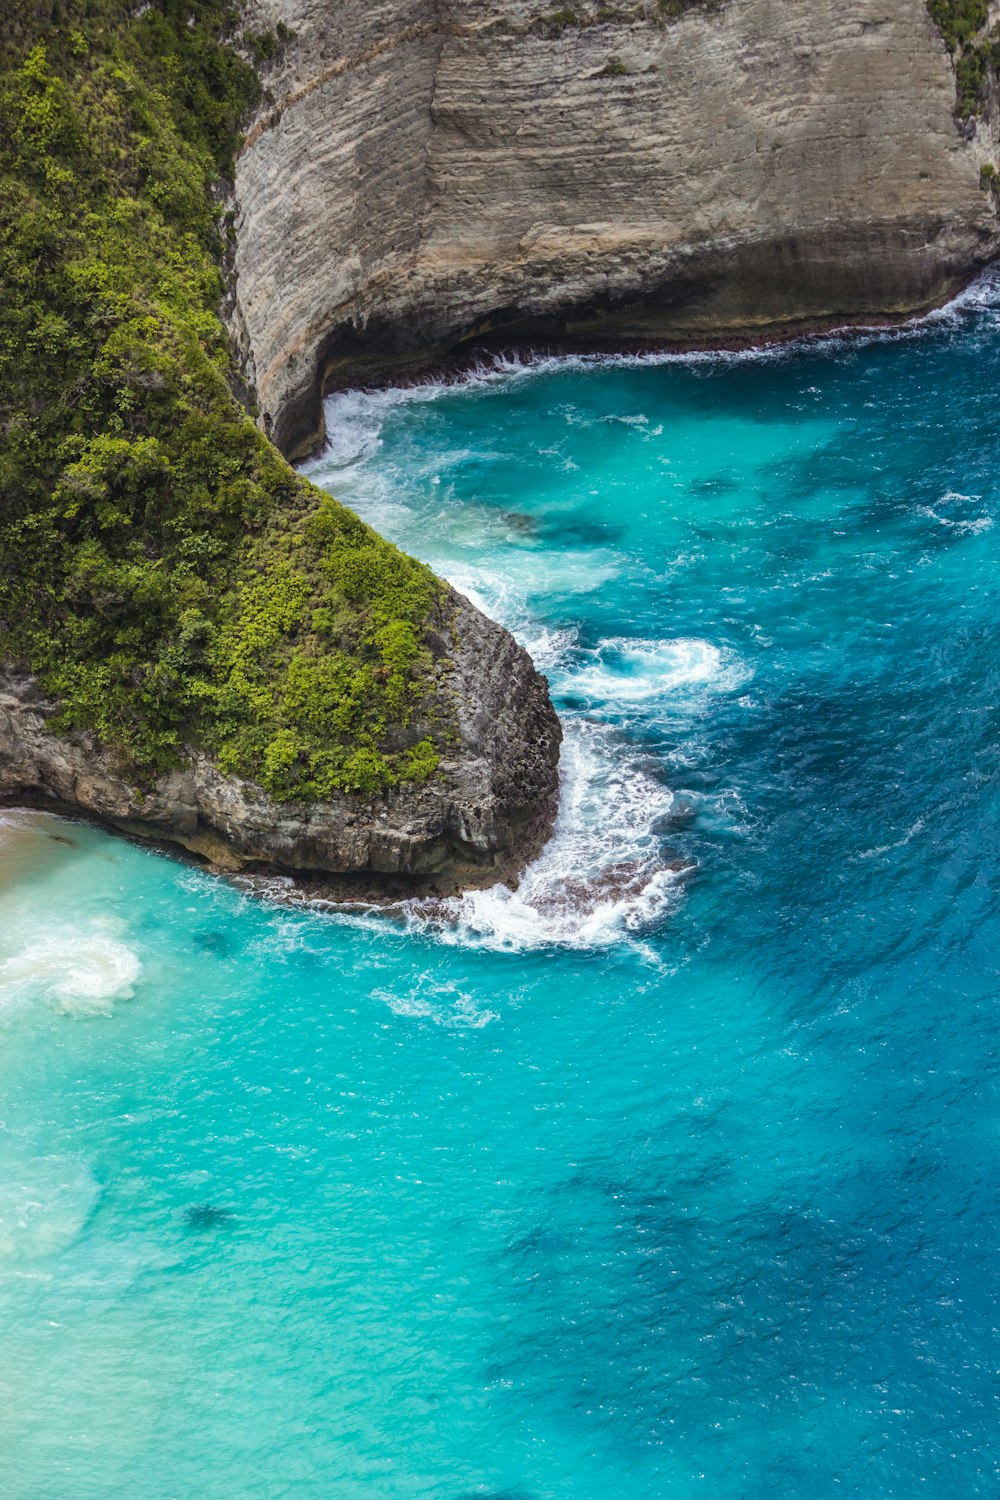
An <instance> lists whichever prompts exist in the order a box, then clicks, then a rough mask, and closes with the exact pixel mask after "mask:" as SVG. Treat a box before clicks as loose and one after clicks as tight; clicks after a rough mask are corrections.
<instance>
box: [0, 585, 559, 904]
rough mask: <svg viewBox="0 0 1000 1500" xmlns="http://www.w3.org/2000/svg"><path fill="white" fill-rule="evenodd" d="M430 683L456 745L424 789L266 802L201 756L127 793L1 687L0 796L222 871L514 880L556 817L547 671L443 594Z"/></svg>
mask: <svg viewBox="0 0 1000 1500" xmlns="http://www.w3.org/2000/svg"><path fill="white" fill-rule="evenodd" d="M446 613H447V624H448V628H449V631H450V633H451V635H452V649H451V651H450V654H449V656H447V657H444V658H442V660H441V661H440V663H439V666H438V682H437V686H436V692H437V695H438V697H439V699H440V700H441V701H442V702H443V703H446V704H447V706H448V707H449V708H450V709H451V710H452V711H453V712H452V713H451V714H450V715H449V716H450V717H452V718H453V719H454V722H455V723H456V726H457V732H456V735H455V741H454V744H453V745H452V746H451V747H450V750H449V751H448V752H447V753H446V757H445V759H444V761H443V763H442V766H441V770H440V774H439V775H437V776H435V777H434V778H433V779H432V780H431V781H429V782H428V783H427V784H426V785H425V786H422V787H414V786H405V787H400V788H399V789H397V790H396V791H394V792H391V793H389V794H388V795H387V796H385V797H379V798H374V799H372V798H368V797H362V796H349V795H343V796H340V797H338V798H336V799H335V800H331V801H329V802H322V803H294V802H283V803H276V802H273V801H271V799H270V798H268V797H267V796H266V795H265V794H264V793H263V792H262V791H261V790H260V788H259V787H254V786H252V785H249V784H247V783H245V782H241V781H239V780H237V779H236V778H234V777H226V776H222V775H221V774H220V773H219V771H218V770H217V769H216V768H215V766H213V764H212V763H211V761H210V760H209V759H207V758H206V757H205V756H203V755H193V756H191V757H190V759H189V761H188V763H187V764H186V765H185V766H183V767H182V768H181V769H179V770H177V771H174V772H171V773H169V774H167V775H164V776H161V777H160V778H159V779H158V780H157V781H156V782H155V783H154V784H153V785H151V786H145V787H143V788H142V789H141V790H140V789H139V788H137V787H136V786H135V785H134V784H133V782H132V781H131V780H130V778H129V777H128V776H127V775H126V774H124V773H123V771H122V769H121V767H120V766H119V765H118V764H117V763H116V761H115V759H114V757H113V756H112V755H111V754H110V753H109V752H108V751H106V750H104V749H102V748H100V747H99V746H96V745H95V744H94V742H93V741H92V739H91V738H90V737H89V736H86V735H70V736H60V737H57V736H55V735H53V734H51V733H50V732H49V731H48V728H47V723H48V720H49V718H50V717H51V713H52V705H51V704H47V703H46V702H45V701H44V700H43V699H42V698H41V696H40V694H39V693H38V690H37V687H36V685H35V684H34V682H33V681H32V680H31V679H30V678H17V677H15V678H10V677H8V678H7V679H6V680H4V681H3V682H2V683H0V801H5V802H10V801H32V802H37V803H40V804H42V805H43V806H50V807H57V808H64V809H67V810H70V811H75V810H79V811H81V812H85V813H88V814H91V815H93V816H94V817H97V818H100V819H101V820H103V821H105V822H108V823H111V824H114V825H115V826H117V827H119V828H122V829H123V830H125V831H126V832H131V833H134V834H137V835H141V836H144V837H151V838H157V839H161V840H163V841H165V842H168V843H173V844H178V845H180V846H181V847H182V848H184V849H187V850H189V851H191V852H192V853H194V854H198V855H200V856H202V857H203V858H206V859H208V860H210V861H212V862H213V863H214V864H217V865H219V866H221V867H222V868H225V869H230V870H238V869H244V868H250V869H253V868H254V867H258V868H259V867H261V866H263V867H270V868H275V869H278V870H283V871H290V872H292V873H300V874H311V875H314V874H319V873H324V872H325V873H332V874H338V875H347V876H354V877H399V878H400V880H401V881H402V882H405V883H409V884H412V885H414V886H416V887H418V888H419V886H420V885H421V884H423V885H431V886H433V888H435V889H438V890H443V891H447V890H451V889H455V888H460V887H467V886H474V885H477V884H483V883H484V882H485V883H490V882H492V881H494V880H496V879H499V878H504V877H509V876H512V875H516V874H517V873H518V872H519V870H520V869H521V867H522V866H523V864H524V862H525V860H526V859H527V858H529V857H530V856H531V855H532V854H534V853H535V852H536V851H537V850H538V849H539V848H540V847H541V844H542V843H543V842H544V840H545V838H546V837H547V835H548V832H549V829H550V827H551V823H552V819H553V817H554V814H555V798H556V789H557V770H556V767H557V763H558V756H559V741H560V738H561V730H560V726H559V721H558V719H557V718H556V716H555V714H554V712H553V710H552V707H551V704H550V703H549V698H548V692H547V688H546V683H545V679H544V678H543V677H540V676H539V674H538V673H537V672H536V671H535V669H534V667H533V666H532V664H531V662H530V660H529V658H528V656H527V655H526V653H525V652H524V651H522V650H521V648H520V647H519V646H518V645H517V644H516V643H515V642H514V640H513V639H512V637H511V636H510V635H508V633H507V632H506V631H505V630H503V629H501V627H500V626H499V625H495V624H493V622H492V621H490V620H487V619H485V617H484V616H483V615H481V614H480V613H479V611H478V610H475V609H473V607H472V606H471V605H470V604H468V603H467V601H466V600H464V599H462V598H461V596H459V595H457V594H453V595H451V596H450V600H449V603H448V607H447V611H446Z"/></svg>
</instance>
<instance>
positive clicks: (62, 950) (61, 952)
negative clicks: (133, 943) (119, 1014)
mask: <svg viewBox="0 0 1000 1500" xmlns="http://www.w3.org/2000/svg"><path fill="white" fill-rule="evenodd" d="M141 972H142V964H141V963H140V961H139V958H138V955H137V954H136V953H135V952H134V951H133V950H132V948H130V947H129V946H128V944H126V943H124V942H122V941H121V939H120V938H119V937H117V936H113V935H112V934H111V933H110V932H108V931H107V930H104V929H102V927H101V926H100V925H99V924H98V923H96V922H95V923H92V924H91V925H90V926H89V927H88V928H87V929H85V930H84V931H82V932H78V931H73V930H69V929H64V928H56V929H54V930H51V931H49V932H47V933H46V934H45V936H44V937H40V938H36V939H35V940H34V941H33V942H30V943H27V944H25V945H24V946H23V947H22V948H19V949H18V950H17V951H16V952H14V953H13V954H11V955H10V956H9V957H8V958H6V959H5V960H4V961H3V962H0V1004H6V1005H16V1004H18V1003H19V1002H23V1001H25V1000H28V999H32V998H34V997H35V996H37V995H41V996H44V998H45V999H47V1000H48V1001H49V1002H50V1003H51V1004H52V1005H54V1006H55V1008H56V1009H57V1010H60V1011H63V1012H64V1013H66V1014H67V1015H74V1016H95V1015H103V1016H106V1015H110V1014H111V1012H112V1011H113V1009H114V1005H115V1002H116V1001H118V1000H128V999H130V998H131V996H132V994H133V992H134V986H135V983H136V981H137V980H138V978H139V975H140V974H141Z"/></svg>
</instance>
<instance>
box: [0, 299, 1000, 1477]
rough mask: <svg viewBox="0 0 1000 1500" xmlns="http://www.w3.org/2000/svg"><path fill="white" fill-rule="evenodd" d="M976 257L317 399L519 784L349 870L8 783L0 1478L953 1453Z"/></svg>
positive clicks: (976, 1248) (990, 839) (797, 1469)
mask: <svg viewBox="0 0 1000 1500" xmlns="http://www.w3.org/2000/svg"><path fill="white" fill-rule="evenodd" d="M998 300H1000V299H998V298H997V297H996V295H995V294H994V293H993V292H992V291H990V290H989V289H988V288H987V289H986V290H981V291H980V292H979V293H978V294H976V295H973V296H971V297H969V298H967V299H966V300H965V301H964V302H963V303H962V304H961V305H960V306H958V307H956V308H955V309H953V310H952V311H950V312H949V313H947V314H945V315H942V316H939V317H937V318H935V319H932V320H930V321H929V322H928V323H927V324H925V325H924V326H923V327H922V329H921V330H920V331H918V332H911V333H908V334H905V335H902V336H892V337H872V338H868V339H861V340H854V341H842V342H838V341H836V340H832V341H825V342H821V343H814V344H809V345H802V346H799V347H797V348H794V349H791V350H786V351H784V352H782V353H780V354H770V355H760V356H741V357H738V358H735V357H730V358H724V357H723V358H720V357H713V358H704V359H694V360H676V359H674V360H650V361H618V362H615V361H591V362H587V361H579V360H576V361H573V360H569V361H552V362H549V363H546V364H543V365H541V366H537V367H534V368H533V369H531V370H523V369H520V368H516V367H511V368H506V369H504V368H497V369H493V370H491V371H487V372H484V373H483V374H482V375H481V376H479V377H477V378H475V379H473V380H470V381H469V382H466V383H465V384H464V385H462V386H460V387H457V388H453V389H445V388H443V387H427V388H422V389H418V390H415V391H407V392H383V393H379V394H375V395H358V394H351V395H346V396H340V397H337V398H335V399H333V400H332V401H331V402H330V407H329V418H330V425H331V447H330V450H329V452H328V453H327V454H326V455H325V456H324V457H323V458H322V459H321V460H319V461H317V462H316V463H315V464H313V465H312V466H311V469H312V472H313V473H314V476H315V477H317V478H318V479H320V480H321V482H323V483H326V484H328V485H329V486H330V487H331V488H333V489H334V490H335V491H336V493H338V494H339V495H340V496H341V497H342V498H343V499H344V500H345V501H346V502H347V503H349V504H351V505H353V506H355V507H356V508H357V510H358V511H359V512H361V513H362V514H363V515H365V516H366V517H368V518H370V519H372V520H373V521H374V522H375V523H376V524H378V525H379V526H380V527H381V528H382V529H383V531H384V532H385V533H386V534H388V535H390V536H392V537H393V538H394V539H396V540H398V541H399V542H400V543H401V545H403V546H405V547H407V548H409V549H410V550H412V551H414V552H416V553H418V554H419V555H421V556H423V557H425V558H427V559H428V560H429V561H430V562H432V563H433V564H434V565H435V566H436V567H437V568H438V569H439V570H440V571H442V572H444V573H445V574H447V576H449V577H451V578H453V579H454V580H455V581H456V582H457V583H458V584H459V586H460V587H463V588H465V589H466V590H467V591H469V592H472V593H473V594H474V595H475V596H476V597H478V598H479V599H480V600H482V601H483V602H484V604H485V605H486V607H488V608H489V609H491V610H492V611H493V612H494V613H495V614H497V615H498V616H499V617H501V618H503V619H504V620H505V621H506V622H507V623H509V624H510V625H511V627H512V628H513V629H514V630H515V631H516V632H517V633H518V634H519V635H520V637H521V638H522V639H523V640H525V641H526V642H527V643H529V645H530V646H531V649H532V650H533V651H534V652H535V654H536V657H537V659H538V660H539V662H540V664H541V665H543V667H544V668H545V670H547V671H548V673H549V676H550V680H551V682H552V686H553V691H554V694H555V696H556V699H557V703H558V705H559V707H560V710H561V712H562V713H563V716H564V719H565V724H566V731H567V737H566V753H565V756H564V789H563V810H562V814H561V819H560V825H559V828H558V830H557V834H556V836H555V838H554V840H553V842H552V843H551V844H550V846H549V848H548V849H547V851H546V852H545V854H544V855H543V856H542V858H541V860H540V861H539V862H538V864H537V865H536V866H535V867H534V868H533V869H532V870H531V871H529V874H528V876H527V878H526V880H525V882H524V884H523V886H522V888H521V890H520V891H519V892H518V893H517V894H516V895H515V894H511V893H509V892H506V891H494V892H488V893H480V894H478V895H476V896H472V897H468V898H466V899H465V900H464V901H462V902H455V903H452V904H451V906H450V907H449V908H448V909H447V910H446V911H445V912H444V913H443V914H442V913H441V912H440V911H426V910H423V909H421V908H419V907H414V908H411V909H410V910H408V911H406V912H403V913H401V914H399V915H398V916H397V918H396V919H392V920H389V919H386V918H381V917H379V918H371V919H354V920H346V919H344V918H341V917H337V916H335V915H331V914H329V913H327V912H323V911H317V910H311V909H303V908H297V909H289V908H288V907H283V906H282V905H280V904H278V903H274V902H268V901H261V900H259V899H257V898H255V897H254V896H252V895H250V894H249V893H248V892H247V891H245V890H242V889H240V888H239V887H238V886H235V885H233V884H231V883H227V882H225V881H221V880H218V879H214V878H212V877H210V876H208V875H204V874H201V873H198V872H195V871H192V870H190V869H186V868H184V867H182V866H180V865H177V864H174V863H172V862H171V861H169V860H167V859H165V858H163V857H161V856H159V855H156V854H153V853H151V852H147V851H144V850H139V849H136V848H134V847H132V846H130V845H128V844H126V843H124V842H122V841H117V840H113V839H111V838H109V837H105V836H104V835H101V834H98V833H95V832H93V831H91V830H89V829H87V828H84V827H82V826H79V825H75V824H68V823H59V822H57V821H56V820H53V819H49V818H47V817H44V816H42V815H39V814H29V813H23V814H22V813H8V814H5V815H4V821H3V826H2V827H0V838H2V845H0V1030H2V1043H3V1045H2V1052H0V1057H2V1061H0V1069H2V1074H0V1078H2V1089H0V1349H2V1351H3V1352H2V1358H0V1454H2V1459H0V1465H2V1473H3V1478H2V1480H0V1490H2V1493H3V1494H4V1495H5V1496H9V1497H11V1500H70V1497H72V1500H90V1497H102V1500H103V1497H107V1496H118V1495H122V1496H124V1495H128V1496H129V1497H130V1500H167V1497H180V1500H188V1497H195V1496H197V1497H199V1500H223V1497H225V1500H234V1497H247V1500H251V1497H252V1500H265V1497H266V1500H272V1497H284V1496H294V1497H303V1500H361V1497H365V1500H368V1497H379V1500H417V1497H420V1500H460V1497H463V1500H465V1497H472V1496H478V1497H483V1500H485V1497H491V1500H498V1497H501V1496H502V1497H505V1500H515V1497H516V1500H606V1497H607V1496H610V1495H618V1496H625V1497H634V1500H689V1497H695V1496H699V1497H704V1500H764V1497H768V1500H770V1497H773V1496H775V1495H780V1496H781V1497H782V1500H827V1497H835V1496H836V1497H847V1496H853V1497H859V1500H888V1497H901V1500H902V1497H905V1500H911V1497H914V1496H918V1495H919V1496H923V1497H926V1500H946V1497H947V1500H953V1497H962V1500H972V1497H988V1500H996V1497H997V1496H998V1494H1000V1382H998V1367H1000V1343H998V1333H997V1328H998V1322H1000V1265H998V1238H1000V1236H998V1208H1000V1202H998V1198H1000V1097H998V1061H1000V1025H998V1022H1000V1011H998V1004H997V1001H998V994H1000V982H998V964H1000V838H998V823H1000V780H998V771H1000V765H998V759H1000V752H998V748H997V747H998V743H1000V725H998V678H1000V655H998V651H997V642H998V634H1000V608H998V597H997V595H998V579H997V567H996V564H997V555H998V540H997V539H998V531H997V529H996V528H995V526H994V521H995V518H996V514H997V509H998V501H1000V483H998V478H997V474H998V457H1000V442H998V438H1000V424H998V418H997V397H996V392H997V390H998V388H1000V314H998V312H997V311H995V310H994V305H995V304H996V303H997V302H998ZM52 835H56V836H57V838H59V839H62V840H70V841H71V842H70V843H66V842H57V841H56V839H54V838H53V837H52ZM678 864H683V865H684V866H686V867H687V869H686V871H684V872H681V871H678V869H677V868H676V867H677V865H678Z"/></svg>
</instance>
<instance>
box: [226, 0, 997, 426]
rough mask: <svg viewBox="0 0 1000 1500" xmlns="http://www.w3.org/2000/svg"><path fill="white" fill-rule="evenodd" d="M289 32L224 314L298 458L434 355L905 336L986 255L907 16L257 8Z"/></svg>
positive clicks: (303, 0) (988, 239)
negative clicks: (892, 332) (890, 323)
mask: <svg viewBox="0 0 1000 1500" xmlns="http://www.w3.org/2000/svg"><path fill="white" fill-rule="evenodd" d="M279 21H283V22H284V23H285V24H286V25H287V26H290V27H291V28H292V29H293V30H294V32H295V37H294V39H293V40H292V41H291V43H290V44H289V45H288V46H287V47H286V48H285V49H284V51H283V53H282V55H281V57H280V58H279V60H278V61H277V62H276V63H275V65H274V66H273V69H272V72H271V75H270V77H269V79H268V83H269V91H270V95H271V102H270V103H269V104H268V105H267V106H266V107H265V108H264V109H263V110H262V111H261V114H260V117H259V118H258V120H257V121H256V122H255V124H254V126H253V128H252V129H251V130H250V133H249V135H248V138H247V142H246V146H245V148H244V150H243V153H242V155H241V157H240V160H239V163H238V169H237V175H236V210H237V216H238V217H237V222H238V249H237V270H238V281H237V311H236V315H235V322H236V324H237V326H238V327H239V328H240V331H241V337H242V342H243V348H244V354H245V357H246V361H247V366H248V372H249V374H250V377H251V380H252V383H253V384H254V385H255V387H256V390H257V392H258V396H259V400H260V405H261V408H262V412H263V413H264V414H265V420H266V423H267V426H268V429H269V430H270V431H271V432H272V434H273V435H274V437H275V438H276V440H277V441H278V442H279V444H280V445H281V446H282V447H284V449H285V450H286V451H288V452H292V453H294V452H298V451H303V450H304V449H305V448H306V447H308V446H309V445H310V444H311V443H313V442H315V441H316V439H317V437H318V435H319V431H320V423H321V415H320V406H319V400H318V391H319V386H320V384H322V383H323V382H328V383H329V382H336V383H340V384H344V383H351V382H356V381H358V380H363V379H364V378H366V377H368V376H370V375H372V374H377V375H378V376H380V377H381V376H385V375H386V374H390V375H391V374H392V373H394V372H396V373H405V372H406V371H407V369H409V368H412V367H413V364H414V362H415V361H417V360H418V359H420V358H421V357H423V356H425V355H426V353H427V351H428V350H432V351H436V352H438V353H440V352H441V351H443V350H445V349H448V348H449V347H453V346H454V345H455V344H456V343H459V342H461V341H465V343H466V345H468V344H469V343H470V342H472V343H483V342H485V343H489V342H490V341H491V340H492V341H493V343H494V344H496V343H498V342H499V343H500V344H504V343H506V344H507V346H508V347H510V346H511V345H515V344H522V345H523V344H530V343H532V342H536V343H544V342H546V341H551V342H554V343H556V344H561V345H567V344H569V345H573V344H575V345H581V346H589V347H595V346H599V345H602V344H603V345H614V346H619V347H641V346H650V345H652V344H655V343H657V342H663V341H667V342H672V341H680V342H683V341H688V342H696V343H697V342H701V343H704V342H707V341H713V340H731V339H734V338H741V337H751V338H752V337H757V336H760V335H769V334H774V333H776V332H782V331H790V330H794V329H795V328H796V327H797V326H799V327H801V326H806V325H815V324H817V323H822V322H829V321H839V320H845V319H864V318H868V317H873V316H888V317H892V316H899V315H902V314H905V313H909V312H912V311H914V310H918V309H921V308H925V307H927V306H930V305H931V304H933V303H934V302H935V301H938V300H940V299H942V298H943V297H945V296H946V295H947V293H948V292H949V291H950V290H952V289H953V288H954V287H955V286H956V285H957V284H958V283H959V282H960V281H961V280H962V279H963V278H965V277H967V276H968V275H969V274H971V273H972V272H973V271H974V270H975V269H976V268H977V267H978V266H979V265H981V264H982V263H983V262H984V261H985V260H986V259H987V258H988V257H989V256H990V255H991V254H993V253H994V252H995V250H996V248H997V245H998V233H997V222H996V215H995V212H994V208H993V204H992V200H991V198H990V196H989V195H988V194H985V193H982V192H981V191H980V190H979V166H980V164H981V162H983V161H985V160H986V159H987V154H988V153H987V148H986V145H985V144H984V143H982V142H981V141H980V140H974V141H972V142H968V141H966V140H964V139H963V138H962V136H961V135H960V133H959V132H958V130H957V129H956V126H955V122H954V119H953V116H952V109H953V105H954V98H955V85H954V76H953V72H952V66H951V62H950V60H949V57H948V54H947V52H946V50H945V48H944V45H943V43H942V41H941V39H940V37H939V36H938V34H937V32H936V31H935V29H934V27H933V25H932V23H931V21H930V19H929V17H928V15H927V11H926V6H925V0H722V3H721V4H720V5H718V6H714V7H708V6H696V7H695V8H694V9H691V10H688V11H686V12H685V13H684V14H683V16H682V17H681V18H680V19H677V20H668V19H666V18H665V17H664V15H663V14H662V13H661V12H660V10H659V8H658V6H657V5H656V4H655V3H636V0H621V3H619V4H616V5H614V6H607V5H603V4H602V5H600V6H598V5H594V4H591V3H586V4H582V5H574V7H573V10H572V11H567V10H563V11H558V10H556V9H555V7H553V9H552V10H551V11H549V10H546V9H545V8H544V7H541V6H539V5H537V4H533V3H530V0H374V3H370V0H365V3H364V4H362V3H361V0H338V3H337V4H336V5H334V4H332V3H330V0H249V22H250V24H251V25H255V26H257V27H260V28H266V27H269V26H274V25H276V24H277V22H279Z"/></svg>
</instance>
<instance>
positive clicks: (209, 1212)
mask: <svg viewBox="0 0 1000 1500" xmlns="http://www.w3.org/2000/svg"><path fill="white" fill-rule="evenodd" d="M232 1218H233V1216H232V1214H231V1213H230V1212H229V1209H228V1208H219V1207H218V1205H217V1204H215V1203H192V1205H191V1206H190V1208H186V1209H185V1210H184V1221H185V1223H186V1224H187V1226H188V1228H189V1229H199V1230H202V1229H221V1228H222V1227H223V1225H225V1224H229V1223H231V1222H232Z"/></svg>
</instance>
